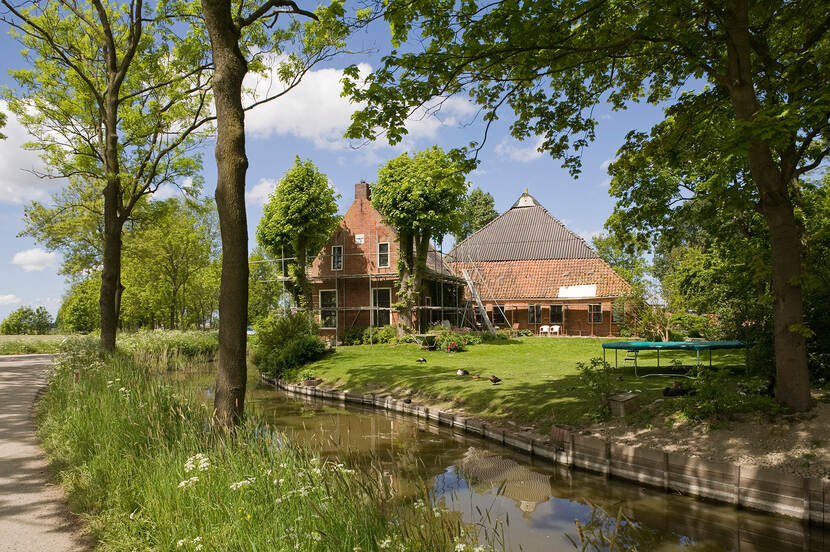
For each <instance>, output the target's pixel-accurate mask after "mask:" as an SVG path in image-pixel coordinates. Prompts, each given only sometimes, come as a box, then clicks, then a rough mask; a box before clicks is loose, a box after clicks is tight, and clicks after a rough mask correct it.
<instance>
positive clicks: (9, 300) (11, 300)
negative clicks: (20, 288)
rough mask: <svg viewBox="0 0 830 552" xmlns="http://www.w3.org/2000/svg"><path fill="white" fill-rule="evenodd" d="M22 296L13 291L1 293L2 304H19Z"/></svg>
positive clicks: (0, 304)
mask: <svg viewBox="0 0 830 552" xmlns="http://www.w3.org/2000/svg"><path fill="white" fill-rule="evenodd" d="M21 301H22V300H21V299H20V297H18V296H17V295H15V294H13V293H9V294H8V295H0V306H3V307H8V306H9V305H18V304H20V303H21Z"/></svg>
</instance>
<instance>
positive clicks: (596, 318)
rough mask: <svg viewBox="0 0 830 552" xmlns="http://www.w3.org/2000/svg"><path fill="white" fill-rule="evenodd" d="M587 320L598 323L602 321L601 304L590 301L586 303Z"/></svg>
mask: <svg viewBox="0 0 830 552" xmlns="http://www.w3.org/2000/svg"><path fill="white" fill-rule="evenodd" d="M588 322H593V323H594V324H599V323H600V322H602V305H601V304H599V303H591V304H590V305H588Z"/></svg>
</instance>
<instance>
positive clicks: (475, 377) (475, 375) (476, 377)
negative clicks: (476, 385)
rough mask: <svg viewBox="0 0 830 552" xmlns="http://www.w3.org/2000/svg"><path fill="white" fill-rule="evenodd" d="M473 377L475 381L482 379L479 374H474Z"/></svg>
mask: <svg viewBox="0 0 830 552" xmlns="http://www.w3.org/2000/svg"><path fill="white" fill-rule="evenodd" d="M472 377H473V379H478V378H480V377H481V376H479V375H478V374H473V376H472Z"/></svg>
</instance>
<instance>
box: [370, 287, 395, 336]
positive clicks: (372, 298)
mask: <svg viewBox="0 0 830 552" xmlns="http://www.w3.org/2000/svg"><path fill="white" fill-rule="evenodd" d="M383 290H386V291H388V292H389V308H388V311H389V324H390V325H391V324H392V288H391V287H373V288H372V296H371V297H370V298H369V304H370V306H371V307H372V310H371V313H372V319H371V320H370V321H369V323H370V324H371V325H372V327H373V328H383V327H384V326H378V325H377V324H376V322H377V320H376V318H375V317H376V316H377V312H378V309H384V310H387V307H375V292H376V291H383Z"/></svg>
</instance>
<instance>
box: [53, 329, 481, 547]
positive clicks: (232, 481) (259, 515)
mask: <svg viewBox="0 0 830 552" xmlns="http://www.w3.org/2000/svg"><path fill="white" fill-rule="evenodd" d="M75 369H78V370H80V380H79V383H77V384H75V383H73V371H74V370H75ZM209 419H210V409H209V407H208V406H205V405H203V404H201V402H200V401H199V400H198V399H197V398H196V397H195V396H193V395H190V394H188V393H187V392H184V391H182V390H181V389H179V388H178V387H177V386H174V385H172V384H170V383H166V382H164V381H162V380H160V379H159V378H156V377H153V376H152V375H151V373H150V370H148V369H147V368H146V367H144V366H142V365H139V364H136V363H135V362H134V361H133V359H132V358H131V357H129V356H127V355H125V354H123V353H122V354H119V355H116V356H114V357H109V358H103V359H102V358H100V357H98V355H97V342H96V340H95V339H91V338H87V339H79V340H73V341H72V342H71V343H70V344H69V345H68V352H67V353H65V354H62V355H61V356H60V357H59V358H58V360H57V362H56V365H55V371H54V374H53V375H52V376H51V378H50V381H49V388H48V391H47V392H46V394H45V395H44V397H43V399H42V400H41V402H40V413H39V416H38V425H39V435H40V438H41V440H42V442H43V445H44V447H45V449H46V451H47V454H48V455H49V457H50V459H51V461H52V463H53V466H54V467H55V469H56V472H57V473H58V478H59V480H60V482H61V485H62V486H63V488H64V489H65V490H66V491H67V493H68V496H69V499H70V501H71V503H72V507H73V510H75V511H79V512H82V514H83V517H84V519H85V521H86V522H87V525H88V527H89V528H90V530H91V532H92V534H93V536H94V537H95V538H96V539H97V540H98V542H99V546H98V549H99V550H106V551H121V550H123V551H128V550H129V551H133V550H153V551H171V552H172V551H177V552H182V551H195V550H203V551H225V550H234V551H236V550H240V551H248V550H250V551H255V550H259V551H265V550H268V551H272V550H273V551H283V550H285V551H288V550H296V549H299V550H303V551H310V552H315V551H320V552H322V551H330V550H343V551H346V552H352V551H353V550H362V551H364V552H370V551H386V550H395V551H409V550H413V551H426V550H430V551H432V550H454V549H455V550H459V549H464V550H470V549H472V546H473V545H474V544H475V536H474V534H473V533H470V532H469V531H468V530H467V526H465V525H464V524H462V523H461V522H460V514H457V513H451V512H448V511H446V510H443V509H441V508H437V507H433V506H432V505H431V503H430V501H429V498H428V496H427V494H426V489H424V490H423V492H422V494H420V495H416V496H412V495H411V494H405V493H403V492H402V490H401V489H400V488H399V487H398V486H397V485H396V479H395V477H394V474H392V473H389V472H388V470H386V469H384V467H383V466H381V465H380V464H372V465H369V466H362V467H351V466H344V465H342V464H338V463H336V462H332V461H324V460H321V459H320V457H319V456H318V455H316V454H315V453H314V451H309V450H302V449H299V448H296V447H294V446H292V445H290V444H286V442H285V440H284V439H283V438H282V436H281V435H280V434H278V433H277V432H276V431H274V430H273V429H271V428H268V427H267V426H265V425H263V424H261V423H260V422H259V421H258V420H257V419H254V418H250V419H248V421H247V424H246V425H245V426H244V427H242V428H241V429H240V430H239V431H238V432H236V433H231V434H228V433H225V432H221V431H218V430H216V429H215V428H212V427H211V426H210V424H209V422H208V420H209ZM344 513H348V515H344ZM465 533H467V534H466V536H464V535H465ZM459 543H462V544H461V546H460V547H459V548H456V545H457V544H459Z"/></svg>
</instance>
